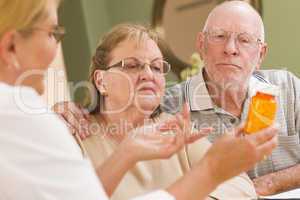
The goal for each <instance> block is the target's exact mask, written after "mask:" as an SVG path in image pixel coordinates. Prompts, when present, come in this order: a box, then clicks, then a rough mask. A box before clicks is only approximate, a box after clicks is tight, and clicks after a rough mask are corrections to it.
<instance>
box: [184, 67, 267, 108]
mask: <svg viewBox="0 0 300 200" xmlns="http://www.w3.org/2000/svg"><path fill="white" fill-rule="evenodd" d="M203 73H204V68H202V70H201V71H200V73H199V74H197V75H195V76H193V77H192V78H191V79H190V81H188V84H187V87H186V94H187V99H188V103H189V105H190V108H191V111H200V110H208V109H213V108H215V106H214V103H213V102H212V100H211V98H210V95H209V93H208V90H207V87H206V84H205V81H204V78H203ZM270 85H271V84H270V83H269V82H267V81H266V80H264V78H263V77H257V76H256V75H255V74H253V75H252V76H251V78H250V80H249V86H248V91H247V97H246V98H247V99H248V98H250V97H251V96H252V94H253V92H255V91H257V90H259V89H260V88H266V87H270Z"/></svg>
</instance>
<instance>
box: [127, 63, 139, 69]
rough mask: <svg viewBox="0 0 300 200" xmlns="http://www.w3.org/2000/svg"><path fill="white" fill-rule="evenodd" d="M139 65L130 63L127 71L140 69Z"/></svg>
mask: <svg viewBox="0 0 300 200" xmlns="http://www.w3.org/2000/svg"><path fill="white" fill-rule="evenodd" d="M138 66H139V64H138V63H128V64H126V66H125V67H126V68H127V69H134V68H138Z"/></svg>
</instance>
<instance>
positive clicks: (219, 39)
mask: <svg viewBox="0 0 300 200" xmlns="http://www.w3.org/2000/svg"><path fill="white" fill-rule="evenodd" d="M205 34H206V36H207V39H208V41H209V42H210V43H213V44H225V43H226V42H227V41H228V40H229V39H230V37H231V34H235V35H236V36H235V42H236V44H237V46H238V47H239V48H243V49H253V48H256V47H257V46H258V45H259V44H262V41H261V39H259V38H257V37H255V36H254V35H252V34H249V33H246V32H244V33H235V32H231V31H225V30H223V29H213V30H209V31H206V32H205Z"/></svg>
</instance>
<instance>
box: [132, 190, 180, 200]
mask: <svg viewBox="0 0 300 200" xmlns="http://www.w3.org/2000/svg"><path fill="white" fill-rule="evenodd" d="M154 199H155V200H175V198H174V197H173V196H172V195H170V194H169V193H168V192H166V191H164V190H158V191H155V192H151V193H149V194H146V195H142V196H139V197H135V198H133V199H130V200H154Z"/></svg>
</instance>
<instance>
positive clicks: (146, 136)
mask: <svg viewBox="0 0 300 200" xmlns="http://www.w3.org/2000/svg"><path fill="white" fill-rule="evenodd" d="M211 131H212V128H204V129H201V130H199V131H197V132H193V133H192V132H191V122H190V113H189V109H188V105H184V107H183V111H182V112H181V113H179V114H176V115H175V116H173V117H172V118H170V119H168V120H167V121H164V122H159V123H154V124H150V125H146V126H142V127H139V128H137V129H135V130H133V131H132V132H130V133H129V134H128V135H127V137H126V138H125V139H124V140H123V141H122V142H121V145H120V148H122V149H123V151H124V152H128V154H130V155H131V156H132V159H133V160H134V161H135V162H138V161H141V160H152V159H167V158H170V157H171V156H172V155H174V154H175V153H176V152H178V151H179V150H181V149H182V147H183V146H184V145H185V144H189V143H193V142H195V141H196V140H198V139H200V138H203V137H205V136H207V135H208V134H209V133H210V132H211Z"/></svg>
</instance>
